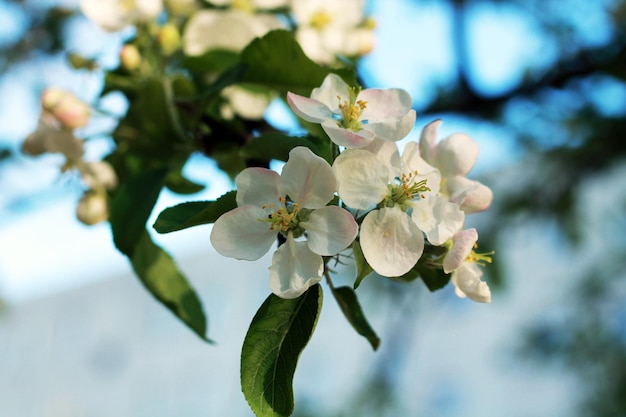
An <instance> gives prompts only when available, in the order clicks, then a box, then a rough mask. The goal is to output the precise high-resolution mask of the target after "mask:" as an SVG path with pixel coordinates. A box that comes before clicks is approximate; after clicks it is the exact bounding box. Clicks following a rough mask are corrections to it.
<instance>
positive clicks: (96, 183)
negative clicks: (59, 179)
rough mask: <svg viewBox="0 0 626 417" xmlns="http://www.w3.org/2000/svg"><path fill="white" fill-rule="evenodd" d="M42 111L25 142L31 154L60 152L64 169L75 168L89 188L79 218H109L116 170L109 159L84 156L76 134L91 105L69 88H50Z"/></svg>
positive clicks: (92, 221)
mask: <svg viewBox="0 0 626 417" xmlns="http://www.w3.org/2000/svg"><path fill="white" fill-rule="evenodd" d="M41 106H42V112H41V115H40V116H39V122H38V125H37V129H36V130H35V131H34V132H33V133H31V134H30V135H29V136H28V137H27V138H26V139H25V140H24V142H23V144H22V151H23V152H24V153H26V154H28V155H31V156H37V155H42V154H45V153H60V154H62V155H63V156H64V157H65V163H64V164H63V167H62V169H61V170H62V171H63V172H65V171H68V170H71V169H76V170H77V171H78V172H79V174H80V176H81V179H82V181H83V183H84V184H85V186H86V187H87V189H86V190H85V192H84V194H83V196H82V197H81V199H80V201H79V202H78V207H77V209H76V215H77V217H78V219H79V220H80V221H81V222H83V223H85V224H88V225H92V224H96V223H99V222H102V221H105V220H106V219H107V218H108V208H107V206H108V203H107V190H111V189H113V188H115V187H116V186H117V176H116V174H115V171H114V170H113V168H112V167H111V165H109V163H108V162H106V161H90V162H87V161H85V160H84V159H83V154H84V150H83V141H82V140H81V139H79V138H77V137H76V136H75V135H74V132H75V130H76V129H78V128H81V127H84V126H86V125H87V122H88V121H89V115H90V109H89V106H88V105H87V104H86V103H85V102H83V101H81V100H80V99H79V98H77V97H76V96H75V95H74V94H72V93H70V92H69V91H65V90H61V89H58V88H53V87H50V88H47V89H46V90H45V91H44V92H43V93H42V94H41Z"/></svg>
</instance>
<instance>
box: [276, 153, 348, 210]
mask: <svg viewBox="0 0 626 417" xmlns="http://www.w3.org/2000/svg"><path fill="white" fill-rule="evenodd" d="M280 190H281V191H280V193H281V195H283V196H289V197H290V198H291V199H292V200H293V201H294V202H296V203H298V204H299V205H300V207H304V208H311V209H315V208H319V207H324V206H325V205H326V203H328V202H329V201H330V200H332V198H333V196H334V195H335V191H337V180H336V179H335V174H334V173H333V169H332V168H331V166H330V165H329V164H328V162H326V160H325V159H324V158H320V157H319V156H317V155H315V154H314V153H313V152H312V151H311V150H310V149H309V148H307V147H304V146H297V147H295V148H293V149H292V150H291V152H289V160H288V161H287V163H286V164H285V166H284V167H283V171H282V174H281V188H280Z"/></svg>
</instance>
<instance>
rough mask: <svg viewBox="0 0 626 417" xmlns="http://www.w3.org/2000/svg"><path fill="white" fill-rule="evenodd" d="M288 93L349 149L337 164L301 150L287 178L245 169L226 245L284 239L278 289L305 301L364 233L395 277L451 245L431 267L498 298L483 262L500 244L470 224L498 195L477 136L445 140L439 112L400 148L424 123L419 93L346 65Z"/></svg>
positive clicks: (227, 223) (462, 290) (224, 226)
mask: <svg viewBox="0 0 626 417" xmlns="http://www.w3.org/2000/svg"><path fill="white" fill-rule="evenodd" d="M287 101H288V103H289V105H290V107H291V109H292V110H293V111H294V112H295V113H296V114H297V115H298V116H300V117H301V118H303V119H304V120H306V121H308V122H312V123H319V124H321V127H322V128H323V130H324V131H325V132H326V134H327V135H328V137H329V138H330V140H331V141H332V142H333V143H334V144H335V145H336V146H337V150H340V149H341V150H343V151H342V152H341V153H340V154H339V156H338V157H337V158H336V159H335V160H334V162H333V164H332V166H331V165H329V164H328V163H327V162H326V161H325V160H323V159H322V158H320V157H319V156H316V155H315V154H313V152H311V151H310V150H309V149H307V148H304V147H296V148H294V149H293V150H292V151H291V153H290V157H289V160H288V161H287V163H286V165H285V166H284V168H283V171H282V174H281V175H280V176H279V175H278V174H277V173H275V172H273V171H270V170H268V169H263V168H248V169H246V170H244V171H243V172H241V174H240V175H239V177H238V178H237V181H236V185H237V205H238V207H237V208H236V209H234V210H232V211H230V212H227V213H226V214H224V215H222V216H221V217H220V218H219V219H218V220H217V221H216V223H215V226H214V228H213V231H212V234H211V241H212V243H213V245H214V247H215V248H216V250H217V251H218V252H219V253H221V254H223V255H225V256H229V257H233V258H237V259H247V260H255V259H259V258H260V257H261V256H263V255H264V254H265V253H266V252H267V251H268V250H269V249H270V247H271V246H272V244H273V243H274V241H275V240H276V237H277V235H280V236H282V240H286V243H285V244H283V245H280V246H279V248H278V250H277V251H276V252H275V254H274V256H273V258H272V265H271V267H270V287H271V289H272V291H273V292H274V294H276V295H278V296H280V297H283V298H294V297H297V296H299V295H300V294H302V293H303V292H304V291H305V290H306V289H308V288H309V287H310V286H311V285H312V284H314V283H317V282H319V281H320V280H321V279H322V276H323V274H324V268H325V264H324V261H323V258H322V257H324V256H326V257H332V256H335V255H337V254H338V253H339V252H341V251H343V250H345V249H347V248H348V247H350V246H351V245H352V244H353V241H354V240H355V239H357V240H358V242H359V244H360V248H361V250H362V253H363V256H364V257H365V260H366V261H367V263H368V264H369V266H370V267H371V268H372V269H373V270H374V271H375V272H376V273H378V274H379V275H381V276H384V277H400V276H402V275H404V274H406V273H408V272H409V271H410V270H411V269H412V268H413V267H415V265H416V264H417V263H418V261H420V258H422V256H424V253H425V246H427V245H428V246H431V247H440V248H441V249H442V251H440V253H443V254H440V255H437V256H435V257H431V258H430V259H428V265H429V266H431V267H433V268H439V269H443V271H444V273H446V274H451V281H452V283H453V284H454V287H455V290H456V293H457V295H459V296H460V297H469V298H470V299H472V300H474V301H478V302H490V301H491V293H490V290H489V287H488V285H487V284H486V283H485V282H484V281H482V280H481V277H482V270H481V269H480V266H482V265H484V264H485V263H488V262H491V258H490V255H491V254H492V253H482V254H481V253H477V252H475V251H474V249H475V247H476V241H477V240H478V234H477V231H476V229H474V228H469V229H466V228H465V227H464V225H465V216H466V215H467V214H470V213H475V212H480V211H483V210H486V209H487V208H488V207H489V206H490V204H491V200H492V197H493V196H492V192H491V190H490V189H489V188H488V187H487V186H485V185H483V184H481V183H480V182H478V181H475V180H471V179H468V178H467V174H468V173H469V171H470V170H471V169H472V167H473V166H474V164H475V162H476V159H477V157H478V145H477V144H476V142H474V141H473V140H472V139H471V138H470V137H469V136H467V135H465V134H461V133H457V134H453V135H451V136H449V137H447V138H445V139H443V140H441V141H439V142H438V141H437V130H438V127H439V125H440V124H441V121H439V120H437V121H434V122H432V123H430V124H429V125H427V126H426V127H425V128H424V129H423V131H422V134H421V138H420V141H419V143H416V142H408V143H406V144H405V146H404V150H403V152H402V153H400V151H399V149H398V146H397V143H396V142H397V141H398V140H400V139H402V138H404V137H406V136H407V135H408V133H409V132H410V130H411V129H412V127H413V125H414V123H415V111H414V110H412V109H411V99H410V97H409V95H408V93H406V92H405V91H403V90H400V89H388V90H382V89H366V90H361V89H358V88H353V87H350V86H348V85H347V84H346V83H345V82H344V81H343V80H342V79H341V78H340V77H339V76H337V75H335V74H330V75H328V76H327V77H326V78H325V80H324V81H323V83H322V85H321V86H320V87H319V88H315V89H314V90H313V91H312V93H311V96H310V97H303V96H300V95H297V94H293V93H288V95H287ZM335 195H336V196H337V197H338V200H337V199H334V197H335ZM337 201H338V202H337Z"/></svg>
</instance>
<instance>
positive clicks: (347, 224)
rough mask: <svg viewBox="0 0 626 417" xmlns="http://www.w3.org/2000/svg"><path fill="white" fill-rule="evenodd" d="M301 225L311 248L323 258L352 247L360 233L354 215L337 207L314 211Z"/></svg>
mask: <svg viewBox="0 0 626 417" xmlns="http://www.w3.org/2000/svg"><path fill="white" fill-rule="evenodd" d="M300 225H301V226H302V227H304V229H305V230H306V234H307V242H308V244H309V248H310V249H311V250H312V251H313V252H315V253H317V254H318V255H322V256H330V255H335V254H337V253H339V252H341V251H342V250H344V249H345V248H347V247H348V246H350V244H351V243H352V242H353V241H354V238H356V235H357V233H358V231H359V226H358V225H357V224H356V221H355V220H354V218H353V217H352V215H351V214H350V213H349V212H348V211H346V210H344V209H342V208H341V207H337V206H329V207H322V208H319V209H317V210H314V211H313V212H312V213H311V215H310V217H309V219H308V220H307V221H306V222H302V223H300Z"/></svg>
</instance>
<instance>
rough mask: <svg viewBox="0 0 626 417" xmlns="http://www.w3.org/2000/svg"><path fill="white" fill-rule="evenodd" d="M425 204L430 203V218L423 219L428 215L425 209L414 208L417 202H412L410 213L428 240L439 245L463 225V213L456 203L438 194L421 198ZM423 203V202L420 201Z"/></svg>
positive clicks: (450, 237)
mask: <svg viewBox="0 0 626 417" xmlns="http://www.w3.org/2000/svg"><path fill="white" fill-rule="evenodd" d="M422 201H425V202H426V204H430V207H431V212H430V216H432V217H431V218H428V219H426V221H424V220H425V216H427V215H428V213H427V211H426V210H415V207H416V206H418V207H419V204H414V205H413V207H414V210H413V214H412V216H411V217H412V218H413V221H415V223H416V224H417V226H418V227H420V229H421V230H422V231H423V232H424V233H425V234H426V237H427V238H428V241H429V242H430V243H431V244H433V245H435V246H441V245H443V244H444V243H445V242H446V241H448V240H449V239H452V237H453V236H454V235H455V234H456V232H458V231H459V230H460V229H461V228H462V227H463V222H464V221H465V214H464V213H463V211H461V209H460V208H459V206H458V205H456V204H454V203H450V202H449V201H447V200H446V199H445V198H443V197H441V196H440V195H432V196H428V197H427V198H425V199H423V200H422ZM422 204H424V203H422Z"/></svg>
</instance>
